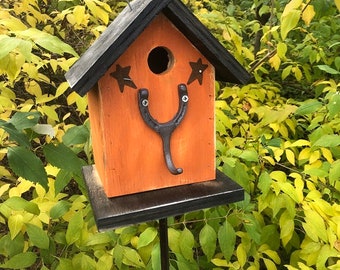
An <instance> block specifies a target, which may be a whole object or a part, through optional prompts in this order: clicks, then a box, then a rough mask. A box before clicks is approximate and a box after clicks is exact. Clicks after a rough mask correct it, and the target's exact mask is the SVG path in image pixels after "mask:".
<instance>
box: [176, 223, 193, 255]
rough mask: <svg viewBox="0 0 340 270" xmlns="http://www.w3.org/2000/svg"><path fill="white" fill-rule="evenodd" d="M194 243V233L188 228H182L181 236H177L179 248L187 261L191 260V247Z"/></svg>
mask: <svg viewBox="0 0 340 270" xmlns="http://www.w3.org/2000/svg"><path fill="white" fill-rule="evenodd" d="M194 244H195V239H194V235H193V234H192V232H191V231H190V230H188V228H186V227H185V228H184V230H183V231H182V232H181V236H180V238H179V248H180V250H181V253H182V255H183V257H184V258H185V259H186V260H188V261H193V260H194V258H193V254H194V251H193V247H194Z"/></svg>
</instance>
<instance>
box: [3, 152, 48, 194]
mask: <svg viewBox="0 0 340 270" xmlns="http://www.w3.org/2000/svg"><path fill="white" fill-rule="evenodd" d="M7 157H8V162H9V165H10V168H11V169H12V170H13V172H14V173H15V174H17V175H19V176H21V177H23V178H25V179H27V180H29V181H32V182H35V183H39V184H40V185H42V186H43V187H44V188H46V189H47V173H46V171H45V168H44V165H43V163H42V161H41V160H40V159H39V158H38V157H37V156H36V155H35V154H33V153H32V152H31V151H29V150H28V149H26V148H25V147H23V146H15V147H10V148H8V153H7Z"/></svg>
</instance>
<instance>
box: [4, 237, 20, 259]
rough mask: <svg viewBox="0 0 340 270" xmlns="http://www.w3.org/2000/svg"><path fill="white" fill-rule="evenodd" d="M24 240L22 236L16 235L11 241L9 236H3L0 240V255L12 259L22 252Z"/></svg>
mask: <svg viewBox="0 0 340 270" xmlns="http://www.w3.org/2000/svg"><path fill="white" fill-rule="evenodd" d="M24 246H25V239H24V235H23V234H21V233H20V234H18V235H17V236H16V237H14V238H13V239H12V238H11V236H10V234H6V235H4V236H3V237H2V238H1V239H0V254H1V255H4V256H6V257H12V256H14V255H16V254H19V253H21V252H23V251H24Z"/></svg>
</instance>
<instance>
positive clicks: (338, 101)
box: [327, 93, 340, 119]
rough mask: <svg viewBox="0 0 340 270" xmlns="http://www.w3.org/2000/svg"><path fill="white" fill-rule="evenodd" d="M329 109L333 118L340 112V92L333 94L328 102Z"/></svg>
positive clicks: (330, 116)
mask: <svg viewBox="0 0 340 270" xmlns="http://www.w3.org/2000/svg"><path fill="white" fill-rule="evenodd" d="M327 109H328V113H329V118H331V119H332V118H333V117H334V116H335V115H337V114H338V113H339V112H340V94H338V93H335V94H333V95H332V97H331V98H330V99H329V103H328V104H327Z"/></svg>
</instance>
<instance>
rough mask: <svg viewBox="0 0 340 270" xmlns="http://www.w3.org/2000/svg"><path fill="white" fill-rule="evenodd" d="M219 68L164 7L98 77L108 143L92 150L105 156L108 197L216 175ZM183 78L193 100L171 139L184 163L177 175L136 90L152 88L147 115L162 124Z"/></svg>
mask: <svg viewBox="0 0 340 270" xmlns="http://www.w3.org/2000/svg"><path fill="white" fill-rule="evenodd" d="M153 53H155V54H153ZM214 74H215V73H214V67H213V66H212V65H211V64H210V63H209V61H208V60H207V59H206V58H205V57H204V56H203V55H202V54H201V53H200V52H199V51H198V50H197V49H196V48H195V47H194V46H193V45H192V44H191V43H190V42H189V40H188V39H187V38H186V37H185V36H184V35H183V34H182V33H181V32H180V31H178V29H177V28H176V27H175V26H174V25H173V24H172V23H171V22H170V21H169V20H168V19H167V18H166V17H165V16H164V15H163V14H160V15H159V16H158V17H156V19H155V20H154V21H153V22H152V23H151V24H150V25H149V26H148V27H147V28H146V29H145V30H144V32H143V33H142V34H141V35H140V36H139V37H138V38H137V39H136V40H135V41H134V42H133V43H132V44H131V45H130V47H129V48H128V49H127V50H126V52H125V53H124V54H123V55H122V56H121V57H120V58H119V59H118V60H117V61H116V62H115V63H114V64H113V65H112V66H111V68H110V69H109V70H108V71H107V73H106V74H105V75H104V76H103V77H102V78H101V79H100V81H99V82H98V87H99V91H100V96H101V98H100V102H101V104H100V106H99V107H101V108H102V109H101V116H100V117H101V119H102V127H101V132H102V138H103V140H104V142H105V143H104V144H103V145H102V146H100V147H99V148H98V151H97V157H96V155H95V158H97V159H98V158H99V162H102V164H103V165H102V168H103V170H104V171H105V173H102V174H105V177H106V179H103V180H102V181H103V183H105V184H104V188H105V190H106V193H107V195H108V196H109V197H113V196H119V195H125V194H131V193H137V192H143V191H148V190H154V189H160V188H166V187H171V186H178V185H184V184H191V183H196V182H202V181H207V180H212V179H215V118H214V100H215V97H214V92H215V91H214V79H215V76H214ZM179 85H185V87H186V89H187V97H188V101H187V102H188V103H187V111H186V113H185V115H184V117H183V119H182V120H181V122H180V123H179V125H178V126H177V127H176V128H175V129H174V131H173V133H172V134H171V139H170V152H171V156H172V159H173V163H174V165H176V166H177V167H180V168H182V169H183V173H181V174H177V175H174V174H172V173H170V171H169V169H168V167H167V165H166V162H165V158H164V145H163V142H162V138H161V136H160V134H158V133H157V132H156V131H155V130H154V129H152V128H150V126H148V125H147V124H146V123H145V122H144V120H143V117H142V115H141V112H140V110H139V105H138V102H139V100H138V92H139V90H140V89H147V90H148V94H149V96H148V104H147V106H148V110H149V112H150V115H151V116H152V117H153V119H154V120H155V121H156V122H157V123H159V124H165V123H167V122H169V121H172V120H173V118H174V116H175V115H176V113H177V111H178V109H179V104H180V103H181V101H180V97H179V92H178V86H179ZM98 127H99V125H98ZM97 136H98V135H97ZM99 137H100V136H99ZM101 150H102V151H104V152H105V155H104V156H105V158H104V159H103V158H101V154H100V153H99V152H100V151H101ZM95 163H96V164H97V160H95Z"/></svg>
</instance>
